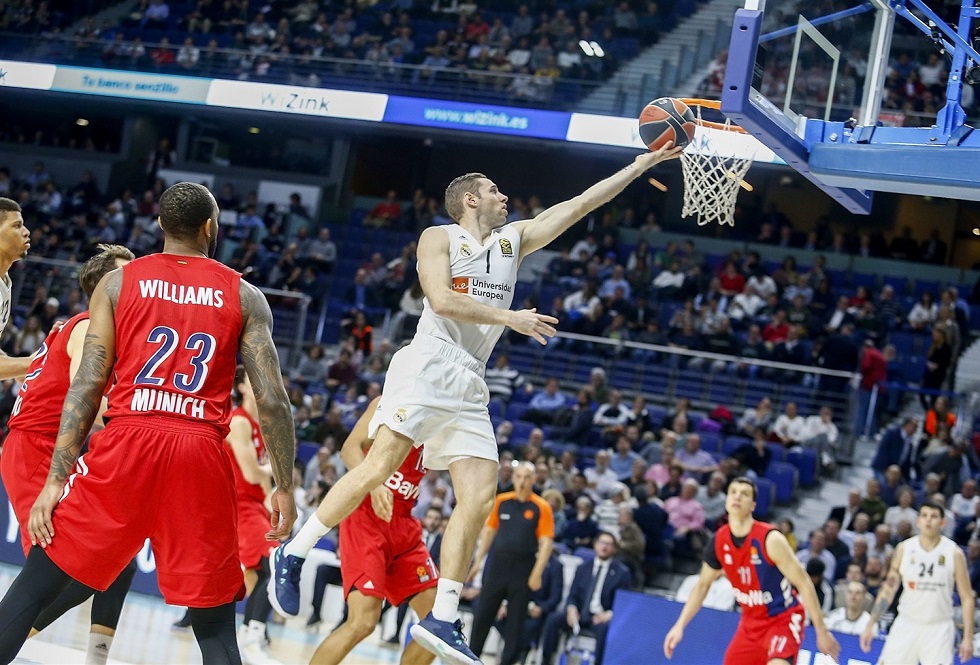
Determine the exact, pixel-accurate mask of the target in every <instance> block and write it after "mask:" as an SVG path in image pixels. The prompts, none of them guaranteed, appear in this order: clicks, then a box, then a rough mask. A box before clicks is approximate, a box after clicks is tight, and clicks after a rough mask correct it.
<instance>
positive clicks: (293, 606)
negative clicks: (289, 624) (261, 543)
mask: <svg viewBox="0 0 980 665" xmlns="http://www.w3.org/2000/svg"><path fill="white" fill-rule="evenodd" d="M288 542H289V541H288V540H287V541H286V543H288ZM286 543H283V544H282V545H280V546H279V547H277V548H276V549H275V551H274V552H273V553H272V557H271V558H270V559H269V567H270V568H271V569H272V579H270V580H269V602H270V603H272V606H273V607H274V608H275V609H276V611H277V612H279V613H280V614H283V615H288V616H293V617H294V616H296V615H297V614H299V574H300V571H301V570H302V569H303V562H304V561H306V559H304V558H301V557H298V556H293V555H292V554H289V555H287V554H286V552H285V547H286Z"/></svg>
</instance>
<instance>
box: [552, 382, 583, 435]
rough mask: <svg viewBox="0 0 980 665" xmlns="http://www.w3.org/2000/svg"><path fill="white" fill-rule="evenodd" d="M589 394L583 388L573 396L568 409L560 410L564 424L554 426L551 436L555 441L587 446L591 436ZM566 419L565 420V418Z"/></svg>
mask: <svg viewBox="0 0 980 665" xmlns="http://www.w3.org/2000/svg"><path fill="white" fill-rule="evenodd" d="M591 402H592V399H591V394H590V392H589V391H588V390H587V389H585V388H583V389H581V390H579V391H578V393H577V394H576V396H575V404H573V405H572V407H571V408H570V409H567V410H566V411H564V412H561V414H560V415H561V417H560V422H563V423H565V424H563V425H560V426H557V427H555V428H554V429H553V430H552V431H551V436H552V438H553V439H555V440H556V441H564V442H566V443H574V444H576V445H579V446H587V445H589V443H590V439H591V437H592V418H593V411H592V406H591ZM566 419H567V420H566Z"/></svg>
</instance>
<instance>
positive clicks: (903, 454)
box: [871, 418, 919, 483]
mask: <svg viewBox="0 0 980 665" xmlns="http://www.w3.org/2000/svg"><path fill="white" fill-rule="evenodd" d="M918 428H919V423H918V422H917V421H916V420H915V418H906V419H905V421H904V422H903V423H902V426H901V427H892V428H890V429H889V430H888V431H887V432H885V433H884V434H883V435H882V437H881V442H880V443H879V444H878V450H876V451H875V456H874V459H873V460H871V468H872V469H873V470H874V473H875V478H877V479H878V482H881V483H884V482H885V469H887V468H888V467H890V466H891V465H892V464H898V465H899V466H900V467H901V468H902V476H903V477H904V478H905V479H908V478H909V470H910V462H911V457H912V456H911V454H910V453H911V452H912V450H913V448H914V445H913V443H914V438H915V432H916V430H917V429H918Z"/></svg>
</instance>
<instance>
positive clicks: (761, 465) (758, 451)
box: [732, 428, 772, 478]
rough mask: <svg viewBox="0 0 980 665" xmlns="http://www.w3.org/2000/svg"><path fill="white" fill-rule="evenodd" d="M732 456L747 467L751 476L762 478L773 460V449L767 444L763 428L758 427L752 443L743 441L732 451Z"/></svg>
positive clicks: (747, 472)
mask: <svg viewBox="0 0 980 665" xmlns="http://www.w3.org/2000/svg"><path fill="white" fill-rule="evenodd" d="M732 457H733V458H734V459H735V460H737V461H738V463H739V465H740V466H741V467H742V468H744V469H745V474H746V475H748V476H749V477H750V478H762V477H765V475H766V469H768V468H769V462H771V461H772V451H771V450H769V448H768V446H766V434H765V430H764V429H762V428H757V429H756V430H755V433H754V434H753V436H752V442H751V443H748V442H747V443H743V444H742V445H740V446H739V447H737V448H736V449H735V450H733V451H732Z"/></svg>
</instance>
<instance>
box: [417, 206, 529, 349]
mask: <svg viewBox="0 0 980 665" xmlns="http://www.w3.org/2000/svg"><path fill="white" fill-rule="evenodd" d="M440 228H443V229H445V230H446V233H448V234H449V271H450V275H451V276H452V289H453V291H455V292H456V293H465V294H467V295H468V296H469V297H470V298H472V299H473V300H476V301H477V302H479V303H481V304H483V305H488V306H490V307H496V308H497V309H510V305H511V303H512V302H513V300H514V286H515V285H516V284H517V267H518V259H519V257H520V254H521V236H520V233H519V232H518V231H517V230H516V229H515V228H513V227H512V226H504V227H503V228H500V229H498V230H496V231H494V232H493V233H491V234H490V237H489V238H488V239H487V242H486V243H485V244H484V245H482V246H481V245H480V243H479V241H477V239H476V238H474V237H473V236H472V235H470V234H469V233H468V232H467V231H466V230H465V229H463V227H461V226H459V225H458V224H450V225H447V226H443V227H440ZM503 331H504V326H496V325H490V324H482V323H461V322H459V321H453V320H452V319H447V318H445V317H442V316H439V315H438V314H436V313H435V312H433V311H432V306H431V305H430V304H429V299H428V298H424V299H423V300H422V317H421V319H419V326H418V332H419V333H420V334H425V335H432V336H433V337H437V338H439V339H441V340H443V341H446V342H449V343H451V344H454V345H456V346H458V347H460V348H461V349H463V350H464V351H466V352H467V353H469V354H470V355H471V356H473V357H474V358H476V359H477V360H479V361H480V362H482V363H483V364H486V362H487V359H489V358H490V352H491V351H493V347H494V345H495V344H496V343H497V340H498V339H500V334H501V333H502V332H503Z"/></svg>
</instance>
